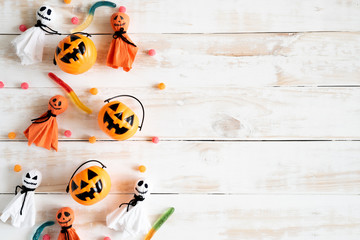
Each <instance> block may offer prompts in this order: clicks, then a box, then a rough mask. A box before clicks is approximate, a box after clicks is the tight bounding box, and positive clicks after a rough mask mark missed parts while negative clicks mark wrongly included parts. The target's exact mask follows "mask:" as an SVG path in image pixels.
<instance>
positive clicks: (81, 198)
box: [66, 160, 111, 205]
mask: <svg viewBox="0 0 360 240" xmlns="http://www.w3.org/2000/svg"><path fill="white" fill-rule="evenodd" d="M89 162H97V163H100V164H101V165H102V168H101V167H98V166H91V167H88V168H86V169H84V170H83V171H81V172H79V173H78V174H76V175H75V173H76V172H77V171H78V170H79V169H80V167H82V166H83V165H85V164H86V163H89ZM104 168H106V166H105V165H104V164H102V163H101V162H100V161H97V160H89V161H87V162H85V163H83V164H81V165H80V166H79V167H78V168H77V169H76V170H75V172H74V174H73V176H72V177H71V179H70V182H69V185H68V186H67V188H66V192H69V191H70V194H71V197H72V198H73V199H74V200H75V201H76V202H78V203H80V204H82V205H93V204H95V203H97V202H99V201H101V200H102V199H104V198H105V197H106V196H107V195H108V193H109V192H110V188H111V180H110V176H109V174H108V173H107V172H106V171H105V170H104ZM74 175H75V176H74Z"/></svg>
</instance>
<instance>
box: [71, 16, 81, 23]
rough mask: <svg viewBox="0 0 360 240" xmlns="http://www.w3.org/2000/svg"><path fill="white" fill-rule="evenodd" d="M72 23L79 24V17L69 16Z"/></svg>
mask: <svg viewBox="0 0 360 240" xmlns="http://www.w3.org/2000/svg"><path fill="white" fill-rule="evenodd" d="M71 22H72V24H79V19H78V18H77V17H73V18H71Z"/></svg>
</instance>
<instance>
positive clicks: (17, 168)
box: [14, 164, 21, 172]
mask: <svg viewBox="0 0 360 240" xmlns="http://www.w3.org/2000/svg"><path fill="white" fill-rule="evenodd" d="M14 171H15V172H20V171H21V166H20V165H19V164H16V165H15V166H14Z"/></svg>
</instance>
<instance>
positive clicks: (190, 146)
mask: <svg viewBox="0 0 360 240" xmlns="http://www.w3.org/2000/svg"><path fill="white" fill-rule="evenodd" d="M59 149H60V151H59V152H57V153H56V152H53V151H52V152H50V151H47V150H45V149H42V148H37V147H27V144H26V143H25V142H1V143H0V152H1V153H2V154H1V156H0V161H1V162H2V168H1V169H0V182H7V184H5V185H1V186H0V193H13V192H14V188H15V186H16V185H18V184H21V175H22V174H23V172H19V173H15V172H13V167H14V165H15V164H20V165H21V166H22V167H23V169H24V171H25V170H26V169H31V168H37V169H39V170H40V171H41V172H42V173H43V175H44V181H43V184H42V185H41V186H40V187H39V188H38V190H37V192H43V193H47V192H51V193H54V192H55V193H56V192H57V193H65V188H66V185H67V183H68V181H69V178H70V177H71V175H72V173H73V171H74V170H75V169H76V168H77V166H79V165H80V164H81V163H83V162H85V161H86V160H88V159H99V160H101V161H102V162H103V163H104V164H105V165H106V166H107V171H108V172H109V174H110V176H111V179H112V183H113V186H112V189H111V192H112V193H131V192H132V191H133V182H134V181H135V180H136V179H138V178H140V177H143V176H149V177H151V178H152V181H153V182H154V184H153V189H152V191H153V192H154V193H232V194H234V193H242V194H249V193H256V194H261V193H273V194H277V193H282V194H285V193H286V194H296V193H306V194H311V193H323V194H329V193H331V194H334V193H338V194H345V193H346V194H357V193H358V192H359V191H360V186H359V177H360V161H359V160H360V159H359V158H360V157H359V156H360V154H359V152H360V142H177V141H176V142H174V141H170V142H168V141H164V142H160V143H159V144H158V145H154V144H152V143H151V142H138V141H125V142H121V143H120V142H98V143H96V144H95V145H91V144H89V143H87V142H73V141H71V142H69V141H67V142H60V144H59ZM141 164H144V165H145V166H146V167H147V172H146V173H145V174H142V173H140V172H138V171H137V167H138V166H139V165H141ZM91 165H93V164H89V165H88V166H91ZM95 165H97V164H95Z"/></svg>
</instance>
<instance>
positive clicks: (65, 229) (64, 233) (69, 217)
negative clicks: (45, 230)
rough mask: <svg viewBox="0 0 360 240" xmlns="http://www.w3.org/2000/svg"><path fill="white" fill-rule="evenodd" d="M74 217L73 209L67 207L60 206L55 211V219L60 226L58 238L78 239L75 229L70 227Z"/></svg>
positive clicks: (61, 239)
mask: <svg viewBox="0 0 360 240" xmlns="http://www.w3.org/2000/svg"><path fill="white" fill-rule="evenodd" d="M74 218H75V215H74V211H73V210H72V209H71V208H69V207H63V208H60V209H59V211H58V212H57V213H56V220H57V222H58V223H59V224H60V226H61V231H60V234H59V237H58V240H80V238H79V236H78V235H77V234H76V231H75V229H74V228H73V227H72V224H73V222H74Z"/></svg>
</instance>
